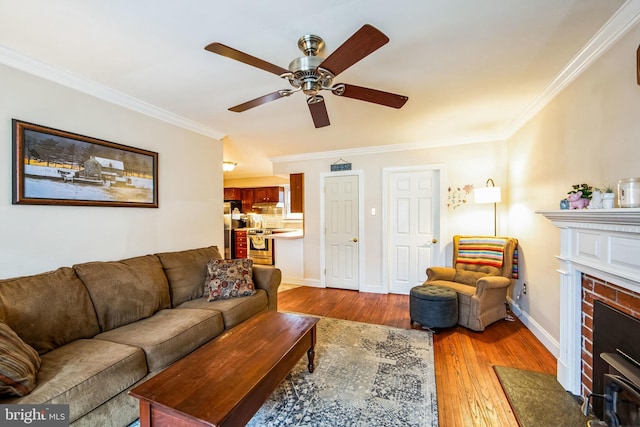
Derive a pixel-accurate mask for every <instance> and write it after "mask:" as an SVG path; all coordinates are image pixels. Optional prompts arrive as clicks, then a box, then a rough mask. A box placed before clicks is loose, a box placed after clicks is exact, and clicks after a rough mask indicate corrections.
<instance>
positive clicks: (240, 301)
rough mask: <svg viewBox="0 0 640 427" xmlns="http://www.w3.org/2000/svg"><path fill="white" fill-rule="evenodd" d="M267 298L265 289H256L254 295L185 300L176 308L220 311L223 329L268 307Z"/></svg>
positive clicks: (231, 326)
mask: <svg viewBox="0 0 640 427" xmlns="http://www.w3.org/2000/svg"><path fill="white" fill-rule="evenodd" d="M268 304H269V299H268V296H267V291H265V290H263V289H257V290H256V293H255V295H252V296H249V297H244V298H231V299H222V300H216V301H207V297H203V298H198V299H194V300H191V301H186V302H184V303H182V304H180V305H179V306H178V307H176V309H182V308H196V309H204V310H215V311H219V312H221V313H222V318H223V319H224V327H225V329H229V328H233V327H234V326H236V325H237V324H238V323H240V322H243V321H245V320H247V319H248V318H249V317H251V316H253V315H255V314H257V313H260V312H261V311H263V310H267V309H268Z"/></svg>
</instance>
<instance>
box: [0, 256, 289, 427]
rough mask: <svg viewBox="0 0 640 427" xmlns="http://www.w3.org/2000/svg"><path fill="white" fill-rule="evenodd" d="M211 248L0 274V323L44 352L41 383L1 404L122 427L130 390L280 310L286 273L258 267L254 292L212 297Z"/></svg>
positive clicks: (134, 412)
mask: <svg viewBox="0 0 640 427" xmlns="http://www.w3.org/2000/svg"><path fill="white" fill-rule="evenodd" d="M220 258H221V256H220V253H219V251H218V248H217V247H215V246H212V247H208V248H200V249H192V250H185V251H179V252H166V253H159V254H155V255H145V256H140V257H136V258H130V259H125V260H121V261H113V262H88V263H84V264H78V265H74V266H73V267H72V268H70V267H62V268H59V269H57V270H55V271H52V272H47V273H42V274H38V275H34V276H27V277H19V278H13V279H5V280H0V320H2V321H3V322H4V323H6V324H7V325H8V326H9V327H10V328H11V329H12V330H13V331H15V332H16V333H17V335H18V336H19V337H20V338H21V339H22V340H23V341H24V342H26V343H27V344H29V345H30V346H31V347H33V348H34V349H35V350H36V351H37V352H38V353H39V355H40V358H41V360H42V364H41V367H40V369H39V371H38V376H37V385H36V387H35V388H34V389H33V390H32V391H31V393H29V394H27V395H26V396H23V397H12V398H6V397H0V404H10V403H30V404H40V403H51V404H56V403H69V404H70V421H71V423H72V424H73V425H74V426H98V425H99V426H126V425H128V424H129V423H131V422H132V421H134V420H135V419H136V418H137V417H138V401H137V400H136V399H134V398H132V397H130V396H129V395H128V394H127V392H128V390H129V389H131V388H132V387H133V386H135V385H137V384H139V383H140V382H141V381H144V380H146V379H148V378H150V377H151V376H153V375H155V374H156V373H158V372H159V371H161V370H162V369H164V368H166V367H167V366H169V365H170V364H171V363H173V362H175V361H176V360H178V359H180V358H182V357H184V356H185V355H187V354H188V353H190V352H191V351H193V350H194V349H196V348H198V347H199V346H201V345H202V344H204V343H206V342H207V341H210V340H211V339H213V338H215V337H217V336H218V335H220V334H221V333H222V332H223V331H224V330H225V329H229V328H232V327H233V326H235V325H237V324H238V323H240V322H242V321H244V320H246V319H248V318H249V317H251V316H253V315H255V314H258V313H260V312H262V311H265V310H274V311H275V310H277V292H278V286H279V285H280V280H281V273H280V270H278V269H276V268H273V267H265V266H254V267H253V280H254V283H255V286H256V293H255V295H252V296H247V297H241V298H232V299H227V300H218V301H212V302H208V301H207V298H206V296H203V292H204V282H205V279H206V274H207V269H206V265H207V262H208V261H209V260H211V259H220Z"/></svg>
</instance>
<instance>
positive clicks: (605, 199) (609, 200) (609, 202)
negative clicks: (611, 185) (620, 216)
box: [602, 193, 616, 209]
mask: <svg viewBox="0 0 640 427" xmlns="http://www.w3.org/2000/svg"><path fill="white" fill-rule="evenodd" d="M615 197H616V195H615V193H603V194H602V207H603V208H604V209H613V201H614V198H615Z"/></svg>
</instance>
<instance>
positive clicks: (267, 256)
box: [247, 233, 273, 265]
mask: <svg viewBox="0 0 640 427" xmlns="http://www.w3.org/2000/svg"><path fill="white" fill-rule="evenodd" d="M247 240H248V242H247V243H248V246H249V258H251V259H252V260H253V263H254V264H262V265H273V240H272V239H265V238H264V235H263V234H262V233H255V234H253V233H252V234H248V235H247Z"/></svg>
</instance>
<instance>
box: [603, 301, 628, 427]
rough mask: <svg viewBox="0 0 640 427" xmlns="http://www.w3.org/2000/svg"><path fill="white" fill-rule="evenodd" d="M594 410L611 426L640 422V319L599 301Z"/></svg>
mask: <svg viewBox="0 0 640 427" xmlns="http://www.w3.org/2000/svg"><path fill="white" fill-rule="evenodd" d="M593 309H594V310H593V396H598V395H601V396H604V397H603V398H600V399H593V402H592V405H593V412H594V413H595V415H596V416H597V417H598V418H600V419H601V420H606V421H607V425H610V426H618V425H619V426H638V425H640V362H639V361H640V320H638V319H636V318H634V317H632V316H629V315H628V314H626V313H623V312H621V311H619V310H617V309H615V308H613V307H610V306H609V305H607V304H605V303H603V302H601V301H599V300H596V301H595V302H594V306H593Z"/></svg>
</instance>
